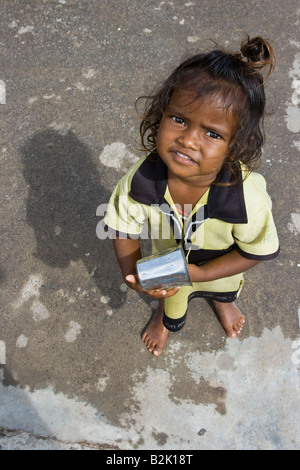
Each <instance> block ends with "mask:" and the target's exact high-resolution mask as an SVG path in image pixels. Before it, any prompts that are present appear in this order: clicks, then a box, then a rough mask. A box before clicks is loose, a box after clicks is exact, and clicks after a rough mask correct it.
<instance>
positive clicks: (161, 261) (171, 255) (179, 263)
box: [136, 245, 192, 290]
mask: <svg viewBox="0 0 300 470" xmlns="http://www.w3.org/2000/svg"><path fill="white" fill-rule="evenodd" d="M136 270H137V274H138V278H139V281H140V284H141V286H142V288H143V289H144V290H152V289H167V288H170V287H177V286H191V285H192V282H191V278H190V275H189V271H188V267H187V262H186V259H185V256H184V251H183V248H182V246H180V245H179V246H176V247H174V248H169V249H168V250H164V251H161V252H159V253H155V254H154V255H151V256H146V257H145V258H142V259H140V260H139V261H138V262H137V263H136Z"/></svg>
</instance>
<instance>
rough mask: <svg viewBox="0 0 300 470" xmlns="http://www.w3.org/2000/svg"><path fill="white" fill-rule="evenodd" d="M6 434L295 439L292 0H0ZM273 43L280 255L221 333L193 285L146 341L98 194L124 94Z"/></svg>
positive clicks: (128, 152) (190, 445)
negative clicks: (246, 47) (233, 323)
mask: <svg viewBox="0 0 300 470" xmlns="http://www.w3.org/2000/svg"><path fill="white" fill-rule="evenodd" d="M0 9H1V14H0V25H1V27H0V61H1V62H0V64H1V65H0V80H1V82H0V103H1V104H0V113H1V135H0V160H1V176H0V178H1V195H2V204H1V241H0V247H1V265H0V289H1V313H0V315H1V316H0V319H1V322H0V364H1V365H0V446H1V448H2V449H10V450H12V449H53V450H54V449H105V448H106V449H107V448H110V449H123V450H134V449H135V450H145V449H156V450H170V449H173V450H174V449H178V450H184V449H186V450H201V449H273V450H275V449H293V450H294V449H299V447H300V424H299V423H300V413H299V364H300V328H299V327H300V325H299V322H300V314H299V312H300V300H299V271H300V259H299V238H300V205H299V186H300V185H299V169H300V165H299V157H300V155H299V150H300V138H299V130H300V124H299V122H300V119H299V117H300V115H299V102H300V100H299V83H300V38H299V21H300V9H299V3H298V2H297V1H295V0H286V1H285V2H282V1H279V0H262V1H259V2H258V1H256V0H248V1H241V0H230V1H221V0H201V1H200V0H199V1H198V0H194V1H191V2H190V1H179V0H173V1H160V0H152V1H150V0H146V1H143V2H140V1H137V0H109V1H108V0H81V1H77V0H2V2H1V6H0ZM241 30H242V31H247V32H248V33H249V34H250V35H257V34H261V35H264V36H265V37H266V38H268V39H270V40H271V41H272V42H273V45H274V48H275V50H276V53H277V69H276V72H275V73H274V75H273V76H272V77H271V78H270V79H269V80H268V82H267V99H268V116H267V118H266V121H265V127H266V133H267V141H266V145H265V149H264V163H263V165H262V167H261V170H260V171H261V173H262V174H263V175H264V176H265V178H266V180H267V184H268V190H269V193H270V195H271V197H272V200H273V206H274V218H275V220H276V224H277V227H278V232H279V236H280V241H281V254H280V256H279V257H278V258H277V259H276V260H274V261H270V262H266V263H263V264H260V265H259V266H258V267H256V268H254V269H253V270H252V271H251V272H249V273H247V274H246V276H245V277H246V284H245V287H244V290H243V293H242V296H241V298H240V300H239V302H238V305H239V307H240V308H241V309H242V311H243V312H244V314H245V316H246V317H247V323H246V324H245V327H244V329H243V332H242V334H241V336H240V337H239V338H238V339H235V340H230V339H229V338H227V337H226V336H225V334H224V332H223V330H222V328H221V326H220V324H219V323H218V321H217V319H216V318H215V316H214V314H213V313H212V312H211V310H210V307H209V305H208V304H207V303H206V302H205V301H204V300H199V299H198V300H196V299H195V300H193V302H192V303H191V304H190V310H189V317H188V321H187V324H186V327H185V328H184V330H182V331H181V332H180V333H178V334H176V335H175V334H173V335H172V336H171V337H170V340H169V341H168V345H167V348H166V350H165V351H164V354H163V355H162V356H160V357H158V358H156V357H154V356H152V355H151V354H150V353H149V352H148V351H147V350H146V348H145V347H144V345H143V343H142V341H141V339H140V333H141V331H142V329H143V327H144V325H145V324H146V322H147V321H148V320H149V318H150V316H151V313H152V311H153V310H154V308H155V303H151V302H150V301H149V300H148V299H146V298H143V297H141V296H139V295H138V294H137V293H136V292H134V291H128V290H127V288H126V286H125V285H124V283H123V281H122V278H121V275H120V273H119V268H118V266H117V263H116V260H115V257H114V254H113V250H112V244H111V241H110V240H99V239H98V238H97V236H96V227H97V224H98V222H99V221H100V220H101V217H100V216H97V215H96V210H97V207H98V206H99V205H101V204H104V203H106V202H108V198H109V195H110V193H111V191H112V189H113V188H114V185H115V184H116V182H117V181H118V180H119V179H120V177H121V176H122V175H123V174H124V173H125V171H126V169H127V168H128V167H129V166H130V164H131V163H132V162H133V161H135V159H136V158H137V157H139V156H140V155H141V154H140V153H139V151H138V150H137V147H138V133H139V131H138V128H139V119H138V116H137V114H136V112H135V99H136V98H137V97H138V96H140V95H142V94H145V93H149V92H150V91H151V90H152V88H153V87H154V85H155V84H156V83H157V82H158V81H159V80H161V79H162V78H163V77H165V75H166V74H167V73H168V72H169V71H171V70H172V69H173V67H174V66H175V65H177V63H178V61H180V60H182V59H183V58H184V57H186V55H187V54H189V53H192V52H197V51H202V50H206V49H208V48H211V47H214V46H213V43H212V42H211V41H215V42H217V43H219V44H220V45H221V46H225V47H230V48H233V49H237V50H238V49H239V44H240V41H241V39H242V37H243V36H242V33H241Z"/></svg>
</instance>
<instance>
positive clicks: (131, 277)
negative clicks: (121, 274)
mask: <svg viewBox="0 0 300 470" xmlns="http://www.w3.org/2000/svg"><path fill="white" fill-rule="evenodd" d="M125 279H126V281H128V282H131V284H136V283H137V280H136V278H135V275H134V274H128V275H127V276H126V277H125Z"/></svg>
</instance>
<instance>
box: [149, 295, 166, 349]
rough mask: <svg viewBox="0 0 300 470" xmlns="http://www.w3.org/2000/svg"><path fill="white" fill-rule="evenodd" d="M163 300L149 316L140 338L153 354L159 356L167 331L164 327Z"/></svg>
mask: <svg viewBox="0 0 300 470" xmlns="http://www.w3.org/2000/svg"><path fill="white" fill-rule="evenodd" d="M163 308H164V302H163V301H160V302H159V307H158V310H157V312H156V314H155V315H154V316H153V317H152V318H151V320H150V322H149V324H148V325H147V326H146V329H145V331H144V332H143V334H142V340H143V341H144V343H145V345H146V346H147V348H148V349H149V351H150V352H152V353H153V354H154V355H155V356H159V355H160V354H161V353H162V352H163V349H164V345H165V343H166V341H167V338H168V335H169V331H168V330H167V329H166V328H165V327H164V324H163V314H164V310H163Z"/></svg>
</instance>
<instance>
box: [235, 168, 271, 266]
mask: <svg viewBox="0 0 300 470" xmlns="http://www.w3.org/2000/svg"><path fill="white" fill-rule="evenodd" d="M249 178H250V180H249V181H248V183H247V184H245V186H244V197H245V203H246V208H247V215H248V223H247V224H235V225H234V226H233V237H234V239H235V243H236V246H237V248H238V250H239V252H240V253H241V254H242V255H243V256H244V257H245V258H249V259H254V260H268V259H273V258H275V257H276V256H277V255H278V254H279V240H278V235H277V230H276V226H275V223H274V219H273V215H272V202H271V199H270V197H269V195H268V193H267V191H266V183H265V180H264V178H263V177H262V176H261V175H258V174H257V173H256V174H254V175H252V176H251V177H249Z"/></svg>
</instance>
